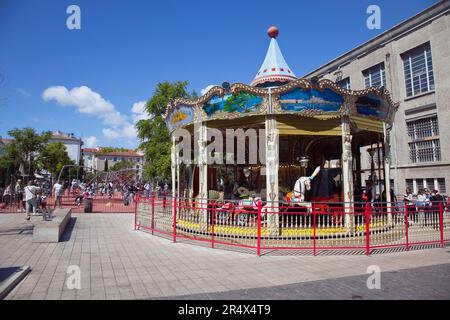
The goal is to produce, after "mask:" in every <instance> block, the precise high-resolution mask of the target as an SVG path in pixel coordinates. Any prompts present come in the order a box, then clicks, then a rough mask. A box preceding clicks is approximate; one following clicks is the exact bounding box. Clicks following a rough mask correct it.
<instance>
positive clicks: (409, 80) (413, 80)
mask: <svg viewBox="0 0 450 320" xmlns="http://www.w3.org/2000/svg"><path fill="white" fill-rule="evenodd" d="M402 59H403V67H404V71H405V84H406V96H407V97H411V96H415V95H417V94H421V93H424V92H428V91H432V90H434V74H433V62H432V59H431V48H430V43H426V44H424V45H421V46H419V47H417V48H414V49H412V50H410V51H408V52H406V53H404V54H403V55H402Z"/></svg>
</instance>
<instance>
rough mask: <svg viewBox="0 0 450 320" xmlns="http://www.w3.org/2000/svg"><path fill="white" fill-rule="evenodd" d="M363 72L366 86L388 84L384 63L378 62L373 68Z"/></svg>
mask: <svg viewBox="0 0 450 320" xmlns="http://www.w3.org/2000/svg"><path fill="white" fill-rule="evenodd" d="M362 73H363V76H364V85H365V87H366V88H370V87H381V86H385V85H386V74H385V71H384V63H380V64H377V65H376V66H373V67H372V68H369V69H366V70H364V71H363V72H362Z"/></svg>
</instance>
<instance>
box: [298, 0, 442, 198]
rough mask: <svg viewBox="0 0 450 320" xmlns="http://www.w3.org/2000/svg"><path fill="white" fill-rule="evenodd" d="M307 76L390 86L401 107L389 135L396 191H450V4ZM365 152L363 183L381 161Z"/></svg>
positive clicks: (356, 87)
mask: <svg viewBox="0 0 450 320" xmlns="http://www.w3.org/2000/svg"><path fill="white" fill-rule="evenodd" d="M305 77H307V78H310V79H330V80H332V81H336V82H338V83H339V84H340V85H341V86H342V87H346V88H351V89H352V90H359V89H364V88H367V87H370V86H384V87H386V88H387V89H388V90H389V91H390V92H391V94H392V97H393V100H394V101H396V102H399V108H398V110H397V113H396V117H395V120H394V123H393V126H392V128H390V130H389V131H388V134H389V142H390V146H391V182H392V184H391V185H392V186H393V187H394V191H395V192H396V194H403V193H404V192H405V189H406V187H410V188H411V190H413V193H415V194H417V192H418V191H419V190H420V189H423V188H428V189H430V190H432V189H438V190H440V192H441V193H443V194H446V193H448V192H449V190H450V143H448V141H449V140H450V127H449V126H448V123H449V121H450V1H440V2H438V3H436V4H435V5H433V6H431V7H429V8H427V9H426V10H424V11H422V12H420V13H418V14H417V15H415V16H413V17H411V18H410V19H408V20H406V21H403V22H401V23H400V24H398V25H396V26H394V27H393V28H391V29H389V30H387V31H386V32H384V33H382V34H380V35H379V36H377V37H375V38H373V39H371V40H369V41H368V42H366V43H364V44H362V45H360V46H358V47H357V48H355V49H353V50H351V51H349V52H347V53H345V54H343V55H341V56H340V57H338V58H336V59H334V60H332V61H330V62H329V63H327V64H325V65H323V66H321V67H320V68H318V69H316V70H314V71H312V72H311V73H309V74H307V75H306V76H305ZM378 147H379V146H373V147H372V148H371V149H372V150H377V148H378ZM366 151H368V150H361V152H362V156H363V160H362V164H361V165H362V168H363V176H364V177H365V179H364V178H363V181H364V180H366V179H368V177H369V174H370V167H371V161H372V159H373V158H376V156H377V153H376V152H374V153H375V154H372V155H369V153H368V152H366ZM373 160H374V161H376V159H373Z"/></svg>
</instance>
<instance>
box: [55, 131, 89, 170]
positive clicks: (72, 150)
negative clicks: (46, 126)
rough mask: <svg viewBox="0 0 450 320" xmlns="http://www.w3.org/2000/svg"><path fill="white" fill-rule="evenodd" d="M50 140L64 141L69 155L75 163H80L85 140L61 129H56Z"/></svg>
mask: <svg viewBox="0 0 450 320" xmlns="http://www.w3.org/2000/svg"><path fill="white" fill-rule="evenodd" d="M48 142H62V144H64V146H65V147H66V150H67V155H68V156H69V158H70V160H73V161H74V162H75V164H80V160H81V146H82V145H83V140H81V138H77V137H75V135H74V134H73V133H64V132H61V131H54V132H52V135H51V137H50V139H49V140H48Z"/></svg>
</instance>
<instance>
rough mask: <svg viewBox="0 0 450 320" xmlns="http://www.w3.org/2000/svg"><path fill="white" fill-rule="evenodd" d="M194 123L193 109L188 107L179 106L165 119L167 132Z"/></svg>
mask: <svg viewBox="0 0 450 320" xmlns="http://www.w3.org/2000/svg"><path fill="white" fill-rule="evenodd" d="M193 121H194V109H193V108H192V107H190V106H186V105H180V106H177V107H176V108H174V109H173V110H172V112H171V113H170V114H169V116H168V117H167V118H166V125H167V128H168V129H169V131H172V130H174V129H176V128H179V127H181V126H183V125H185V124H188V123H191V122H193Z"/></svg>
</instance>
